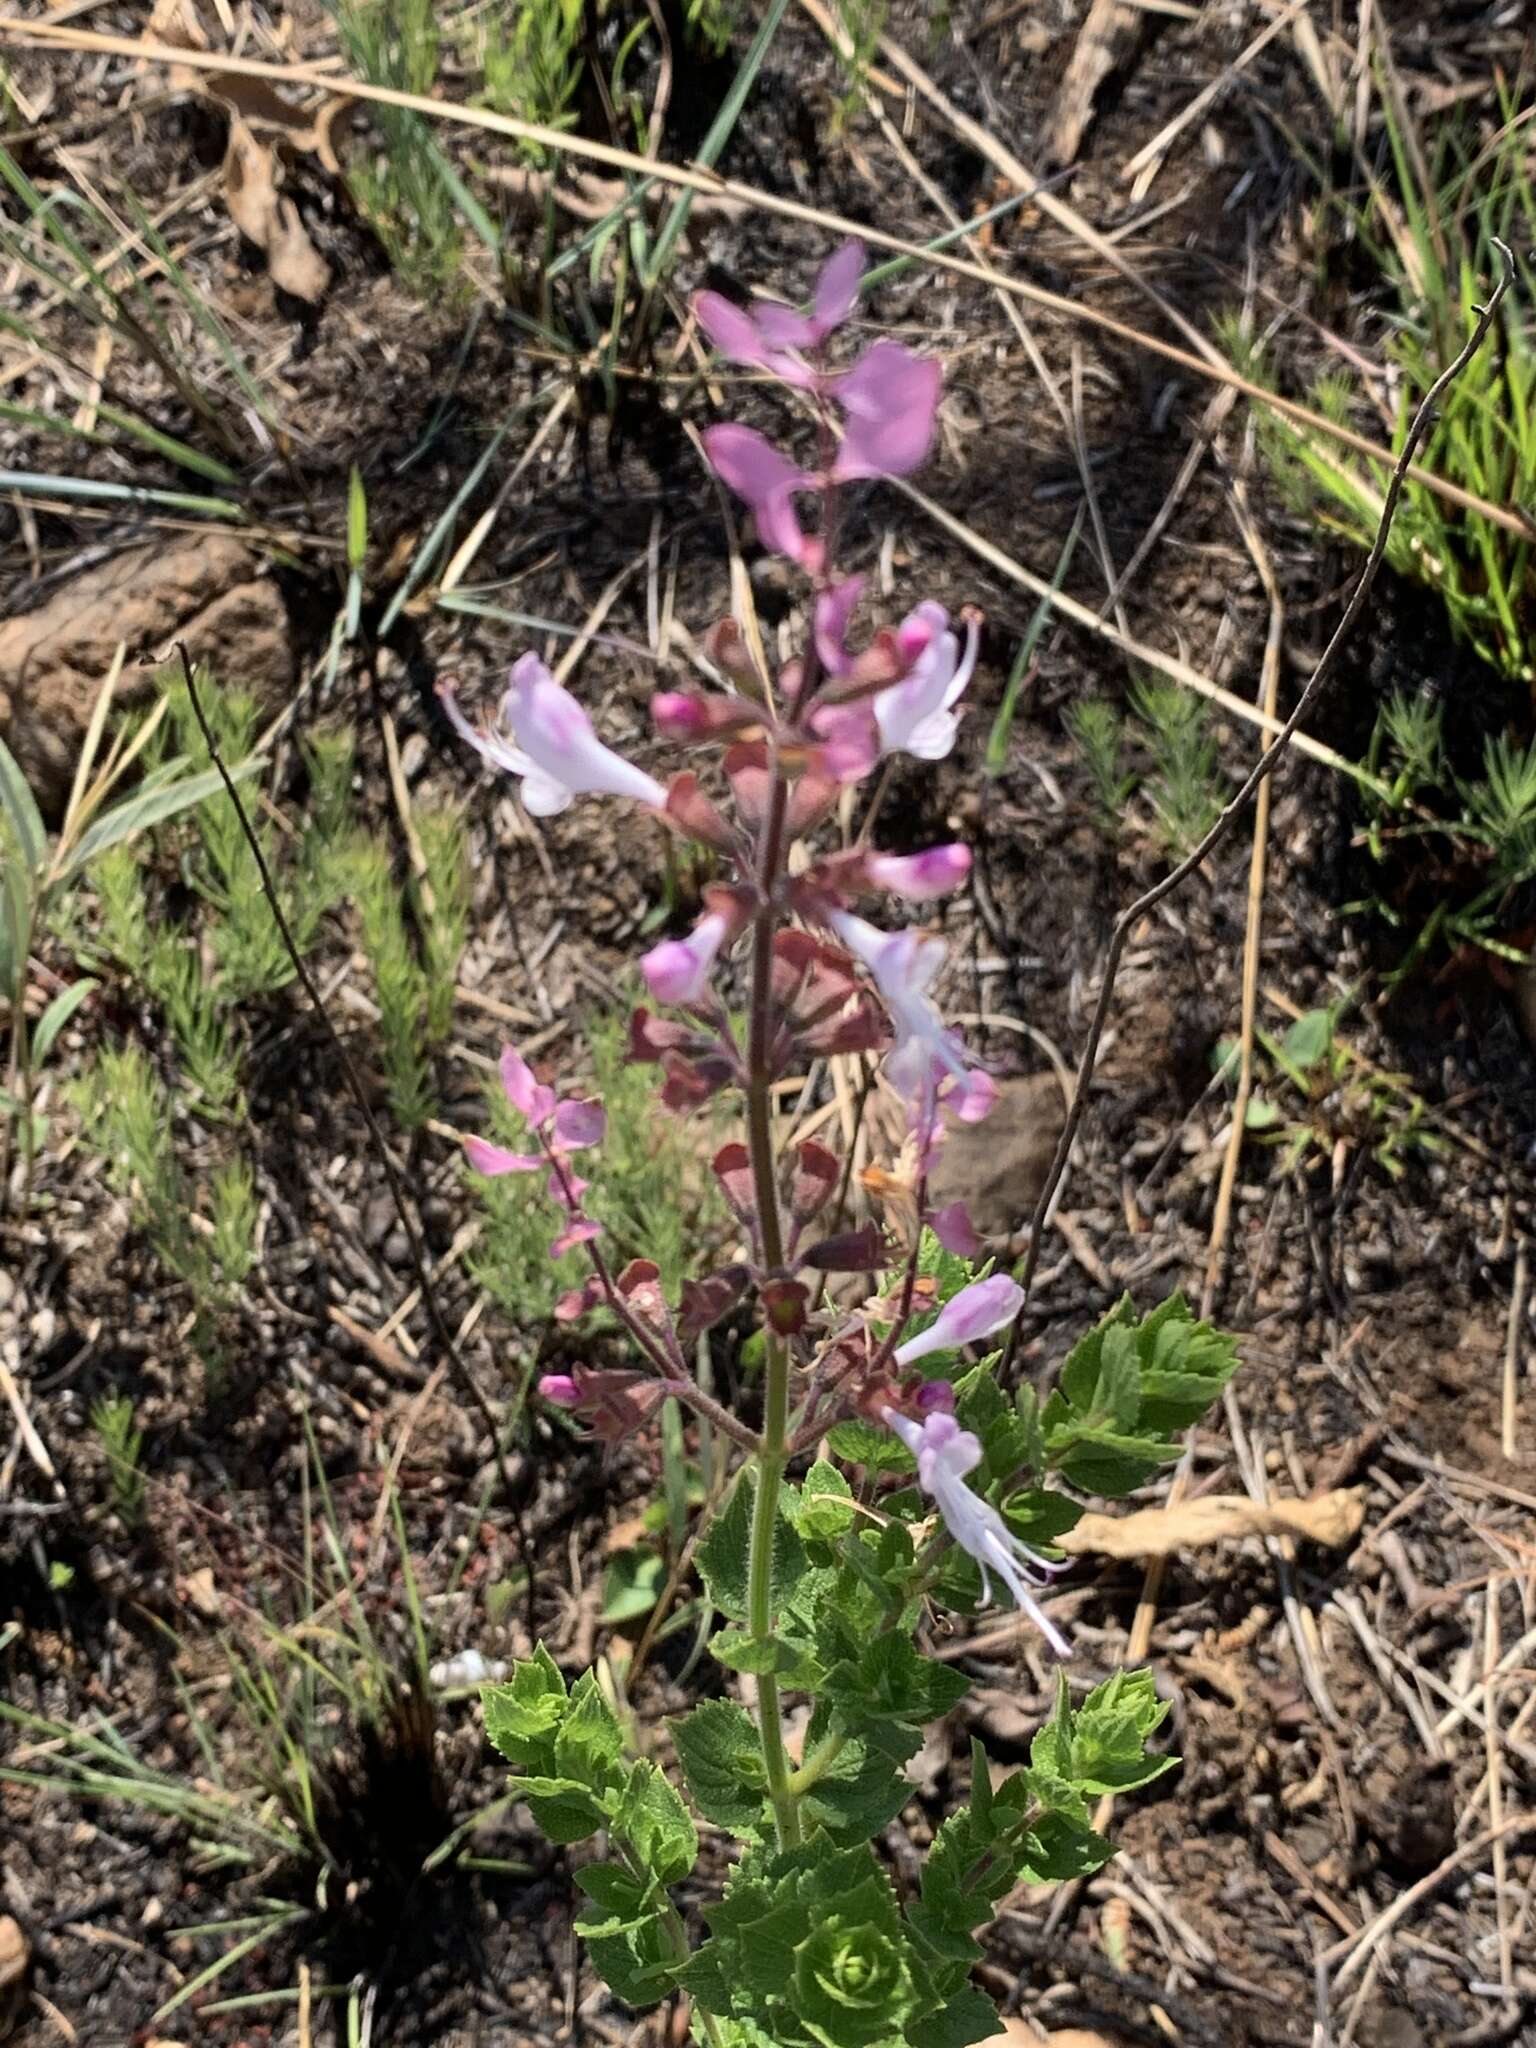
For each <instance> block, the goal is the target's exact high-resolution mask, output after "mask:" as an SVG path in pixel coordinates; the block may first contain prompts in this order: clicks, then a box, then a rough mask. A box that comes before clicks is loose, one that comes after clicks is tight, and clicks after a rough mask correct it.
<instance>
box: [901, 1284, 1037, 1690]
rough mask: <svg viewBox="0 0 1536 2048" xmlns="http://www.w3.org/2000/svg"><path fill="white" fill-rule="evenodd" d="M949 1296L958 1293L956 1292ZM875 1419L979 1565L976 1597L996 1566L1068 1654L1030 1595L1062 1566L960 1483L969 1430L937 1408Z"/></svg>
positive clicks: (975, 1448)
mask: <svg viewBox="0 0 1536 2048" xmlns="http://www.w3.org/2000/svg"><path fill="white" fill-rule="evenodd" d="M980 1284H981V1285H982V1286H986V1285H987V1284H988V1283H987V1282H986V1281H983V1282H981V1283H980ZM955 1299H956V1300H957V1301H958V1300H959V1299H960V1297H959V1296H958V1295H956V1297H955ZM899 1355H900V1354H899V1353H898V1356H899ZM881 1419H882V1421H884V1423H885V1424H886V1426H887V1427H888V1428H890V1429H893V1430H894V1431H895V1432H896V1434H897V1436H899V1437H900V1438H901V1440H902V1442H903V1443H904V1444H905V1445H906V1447H907V1449H908V1450H909V1451H911V1453H912V1455H913V1456H914V1457H915V1458H916V1459H917V1481H918V1484H919V1486H921V1487H922V1489H923V1491H924V1493H926V1494H927V1495H929V1497H930V1498H931V1499H932V1500H933V1501H934V1502H935V1503H936V1505H937V1507H938V1510H939V1513H940V1515H941V1516H942V1517H943V1521H944V1526H945V1528H946V1529H947V1530H948V1531H949V1533H950V1535H951V1536H952V1537H953V1538H954V1540H955V1542H956V1543H957V1544H958V1545H959V1546H960V1548H961V1549H962V1550H963V1551H964V1552H965V1553H966V1555H967V1556H968V1557H973V1558H974V1559H975V1560H976V1562H977V1564H978V1565H979V1566H980V1568H981V1597H982V1599H983V1600H985V1601H990V1600H991V1598H992V1581H991V1579H990V1577H989V1576H988V1574H989V1572H996V1573H997V1576H998V1577H999V1578H1000V1579H1001V1580H1002V1582H1003V1584H1004V1585H1005V1586H1006V1587H1007V1588H1008V1591H1009V1592H1010V1593H1011V1594H1012V1595H1013V1602H1014V1605H1015V1606H1016V1607H1018V1608H1019V1609H1020V1610H1021V1612H1023V1613H1025V1614H1027V1615H1028V1616H1029V1618H1030V1620H1031V1621H1032V1622H1033V1623H1034V1624H1035V1627H1036V1628H1037V1629H1039V1631H1040V1633H1041V1634H1042V1635H1043V1636H1044V1637H1045V1640H1046V1641H1047V1642H1048V1643H1049V1644H1050V1646H1051V1648H1052V1649H1053V1650H1054V1651H1055V1653H1056V1655H1057V1656H1058V1657H1068V1656H1070V1655H1071V1646H1070V1645H1069V1644H1068V1642H1067V1639H1066V1637H1065V1636H1064V1635H1063V1634H1062V1633H1061V1631H1060V1630H1059V1629H1058V1628H1057V1627H1056V1626H1055V1624H1054V1623H1053V1622H1051V1621H1049V1620H1048V1619H1047V1618H1046V1616H1045V1614H1044V1612H1043V1611H1042V1609H1041V1607H1040V1604H1039V1602H1038V1601H1037V1600H1036V1599H1035V1594H1036V1593H1037V1592H1038V1591H1039V1590H1040V1588H1041V1586H1042V1585H1043V1584H1044V1583H1045V1580H1046V1579H1047V1578H1048V1577H1049V1576H1050V1575H1051V1574H1052V1573H1053V1572H1056V1571H1060V1570H1064V1569H1065V1567H1064V1566H1061V1565H1053V1564H1052V1563H1051V1562H1050V1561H1049V1560H1048V1559H1046V1558H1043V1557H1041V1555H1040V1554H1039V1552H1038V1551H1035V1550H1031V1549H1030V1547H1029V1545H1028V1544H1027V1543H1023V1542H1021V1541H1020V1540H1019V1538H1018V1537H1017V1536H1015V1535H1014V1533H1013V1531H1012V1530H1011V1529H1010V1528H1009V1527H1008V1524H1007V1523H1006V1522H1005V1521H1004V1520H1003V1518H1002V1516H1001V1515H1000V1514H999V1513H998V1511H997V1509H996V1508H995V1507H993V1506H992V1504H991V1502H990V1501H985V1500H983V1499H982V1498H981V1496H980V1495H979V1494H975V1493H973V1492H972V1491H971V1489H970V1488H969V1487H968V1486H967V1485H966V1483H965V1476H966V1474H967V1473H968V1472H974V1471H975V1469H976V1467H977V1466H978V1465H979V1464H980V1463H981V1444H980V1442H979V1440H978V1439H977V1438H976V1437H975V1436H974V1435H973V1434H972V1432H971V1431H970V1430H968V1429H962V1428H961V1427H960V1425H959V1423H958V1422H956V1420H955V1418H954V1416H953V1415H946V1414H944V1413H943V1412H942V1411H941V1412H940V1413H938V1414H930V1415H928V1416H927V1417H926V1418H925V1419H924V1420H923V1421H922V1422H914V1421H913V1420H912V1419H911V1418H910V1416H906V1415H903V1414H901V1413H900V1411H899V1410H898V1409H895V1408H884V1409H882V1410H881Z"/></svg>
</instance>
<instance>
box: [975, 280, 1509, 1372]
mask: <svg viewBox="0 0 1536 2048" xmlns="http://www.w3.org/2000/svg"><path fill="white" fill-rule="evenodd" d="M1498 246H1499V249H1500V251H1501V253H1502V255H1503V258H1504V263H1505V271H1504V275H1503V277H1502V278H1501V279H1500V280H1499V282H1498V284H1497V286H1496V287H1495V288H1494V290H1493V291H1492V292H1491V293H1490V294H1489V297H1488V302H1487V304H1486V305H1485V306H1483V307H1482V309H1481V310H1480V312H1479V313H1478V316H1477V322H1476V325H1475V326H1474V327H1473V329H1472V332H1471V334H1470V335H1469V336H1468V338H1467V341H1466V345H1465V346H1464V347H1463V349H1462V351H1461V353H1460V355H1458V356H1457V357H1456V360H1455V361H1454V362H1452V363H1449V364H1448V365H1447V366H1446V368H1445V369H1444V370H1442V371H1441V373H1440V375H1439V376H1438V377H1437V378H1436V379H1435V381H1434V383H1433V384H1432V385H1431V387H1430V389H1429V391H1428V392H1427V393H1426V394H1425V397H1424V402H1423V404H1422V405H1421V406H1420V407H1419V409H1418V411H1417V413H1416V414H1415V415H1414V419H1413V424H1412V425H1411V426H1410V428H1409V429H1408V435H1407V438H1406V440H1405V441H1404V443H1403V453H1402V455H1401V457H1400V458H1399V460H1398V462H1397V465H1396V467H1395V468H1394V469H1393V472H1392V480H1391V482H1390V483H1389V485H1388V486H1387V497H1386V504H1385V505H1384V507H1383V509H1382V516H1381V523H1380V525H1379V526H1378V527H1377V529H1376V539H1375V542H1374V543H1373V545H1372V548H1371V552H1370V555H1369V557H1368V558H1367V560H1366V564H1365V567H1364V568H1363V569H1362V570H1361V572H1360V578H1359V581H1358V582H1357V583H1356V585H1355V588H1354V591H1353V594H1352V595H1351V597H1350V600H1349V603H1348V604H1347V605H1346V606H1345V608H1344V616H1343V617H1342V618H1341V619H1340V621H1339V623H1338V625H1337V627H1336V628H1335V629H1334V632H1333V636H1332V638H1331V639H1330V640H1329V642H1328V645H1327V646H1326V647H1325V648H1324V649H1323V652H1322V654H1321V656H1320V657H1319V659H1318V663H1317V666H1316V667H1315V668H1314V669H1313V671H1312V673H1311V675H1310V676H1309V677H1308V678H1307V682H1306V687H1305V688H1304V689H1303V690H1302V692H1301V694H1300V696H1299V697H1298V698H1297V699H1296V704H1295V707H1294V708H1293V710H1292V712H1291V715H1290V717H1289V718H1288V719H1287V720H1286V721H1285V725H1284V727H1283V728H1282V729H1281V731H1280V733H1279V735H1278V736H1277V738H1275V739H1274V740H1273V741H1272V742H1271V743H1270V745H1269V746H1267V747H1266V748H1265V750H1264V752H1263V753H1262V754H1261V755H1260V757H1259V759H1258V760H1257V762H1255V764H1254V766H1253V768H1252V770H1251V771H1250V773H1249V775H1248V777H1247V780H1246V781H1245V782H1244V783H1243V785H1242V787H1241V788H1240V789H1239V790H1238V791H1237V793H1236V795H1235V796H1233V797H1232V799H1231V801H1230V802H1229V803H1228V804H1227V805H1226V807H1225V809H1224V810H1223V811H1222V813H1221V815H1220V816H1219V817H1218V818H1217V820H1216V822H1215V823H1214V824H1213V825H1212V827H1211V829H1210V830H1209V831H1208V832H1207V833H1206V834H1205V836H1204V838H1202V839H1201V841H1200V843H1199V844H1198V845H1197V846H1196V847H1195V848H1194V849H1193V850H1192V852H1191V853H1190V854H1189V855H1188V856H1187V858H1186V859H1184V860H1182V861H1180V862H1179V864H1178V866H1177V867H1175V868H1173V869H1171V870H1170V872H1169V873H1168V874H1166V875H1165V876H1164V877H1163V879H1162V880H1161V881H1160V882H1155V883H1154V884H1153V885H1152V887H1151V888H1150V889H1147V890H1144V891H1143V893H1142V894H1141V895H1140V896H1138V897H1137V898H1136V900H1135V902H1134V903H1132V904H1130V905H1129V906H1128V907H1127V908H1126V909H1125V910H1124V911H1122V912H1121V914H1120V917H1119V919H1118V920H1117V922H1116V924H1115V928H1114V930H1113V932H1112V933H1111V934H1110V940H1109V949H1108V953H1107V956H1106V958H1105V963H1104V974H1103V979H1102V981H1101V984H1100V987H1099V998H1098V1001H1097V1003H1096V1004H1095V1006H1094V1011H1093V1018H1092V1021H1091V1022H1090V1024H1089V1027H1088V1035H1087V1038H1086V1040H1085V1041H1084V1045H1083V1051H1082V1057H1081V1059H1080V1061H1079V1064H1078V1071H1077V1089H1076V1092H1075V1094H1074V1096H1073V1101H1072V1108H1071V1111H1070V1113H1069V1114H1068V1117H1067V1120H1066V1123H1065V1125H1064V1126H1063V1129H1062V1133H1061V1138H1060V1141H1059V1143H1058V1144H1057V1147H1056V1155H1055V1157H1054V1158H1053V1159H1052V1161H1051V1167H1050V1171H1049V1173H1048V1174H1047V1175H1046V1179H1045V1186H1044V1187H1043V1188H1042V1190H1041V1193H1040V1199H1039V1201H1038V1202H1037V1203H1036V1205H1035V1213H1034V1217H1033V1219H1032V1223H1031V1230H1030V1243H1029V1250H1028V1252H1027V1253H1026V1255H1025V1259H1024V1270H1023V1273H1022V1275H1021V1276H1020V1278H1021V1282H1022V1285H1023V1288H1024V1294H1025V1298H1026V1301H1027V1299H1028V1295H1029V1289H1030V1283H1031V1281H1032V1280H1033V1279H1034V1275H1035V1271H1036V1268H1037V1267H1038V1266H1039V1263H1040V1247H1041V1243H1042V1240H1043V1237H1044V1223H1045V1217H1046V1216H1047V1214H1048V1213H1049V1211H1050V1207H1051V1204H1052V1202H1053V1201H1054V1199H1055V1196H1056V1191H1057V1188H1058V1187H1059V1186H1060V1183H1061V1178H1062V1175H1063V1174H1064V1173H1065V1172H1066V1167H1067V1160H1068V1158H1069V1157H1070V1156H1071V1152H1072V1147H1073V1145H1074V1144H1075V1143H1076V1140H1077V1134H1078V1131H1079V1130H1080V1129H1081V1128H1082V1122H1083V1118H1084V1116H1085V1115H1086V1114H1087V1108H1088V1085H1089V1082H1090V1081H1091V1080H1092V1078H1093V1069H1094V1064H1095V1062H1096V1060H1097V1058H1098V1051H1099V1041H1100V1040H1101V1039H1102V1037H1103V1035H1104V1027H1105V1025H1106V1024H1107V1023H1108V1021H1109V1010H1110V1005H1111V1003H1112V1002H1113V1000H1114V992H1115V978H1116V975H1117V973H1118V971H1119V967H1120V961H1121V957H1122V955H1123V954H1124V952H1125V947H1126V942H1127V940H1128V939H1129V938H1130V935H1131V933H1132V932H1133V931H1134V930H1135V928H1136V926H1137V925H1138V924H1139V923H1140V921H1141V919H1142V918H1144V917H1145V916H1146V915H1147V914H1148V912H1149V911H1151V910H1154V909H1156V907H1157V905H1158V904H1159V903H1161V902H1162V901H1163V899H1164V898H1165V897H1167V896H1171V895H1172V894H1173V892H1174V890H1176V889H1178V888H1180V887H1182V885H1183V884H1184V883H1185V882H1186V881H1188V879H1189V877H1190V876H1191V875H1192V874H1194V873H1195V871H1196V869H1197V868H1199V867H1201V866H1203V865H1204V863H1205V862H1206V861H1207V860H1208V859H1209V857H1210V856H1211V854H1212V853H1213V852H1214V851H1215V850H1216V848H1217V847H1218V846H1219V845H1220V844H1221V842H1222V840H1223V839H1225V838H1226V836H1227V834H1228V833H1229V832H1230V831H1231V829H1232V827H1233V826H1234V825H1235V824H1236V823H1237V821H1238V819H1239V818H1240V817H1241V816H1242V815H1243V813H1244V812H1245V811H1246V810H1247V808H1248V805H1249V804H1250V803H1251V802H1252V800H1253V798H1254V797H1255V796H1256V795H1257V794H1258V791H1259V789H1260V788H1261V787H1262V786H1263V784H1264V783H1265V781H1266V780H1267V779H1268V778H1269V776H1270V775H1272V774H1273V772H1274V770H1275V768H1276V766H1277V765H1278V764H1279V762H1280V760H1281V758H1282V756H1283V755H1284V754H1285V752H1286V750H1287V748H1288V747H1289V746H1290V744H1291V741H1292V738H1293V737H1294V735H1295V734H1296V732H1297V731H1298V730H1299V728H1300V725H1301V721H1302V719H1303V718H1305V717H1306V715H1307V713H1308V711H1310V710H1311V708H1312V706H1313V705H1314V704H1315V703H1316V701H1317V699H1318V697H1319V696H1320V695H1321V694H1322V692H1323V690H1324V688H1325V687H1326V685H1327V683H1328V681H1329V679H1330V678H1331V676H1332V674H1333V671H1334V669H1335V667H1336V666H1337V664H1338V659H1339V654H1340V652H1341V650H1342V649H1343V646H1344V644H1345V642H1346V641H1347V640H1348V638H1349V635H1350V633H1351V632H1352V631H1353V629H1354V626H1355V622H1356V620H1357V619H1358V618H1359V617H1360V614H1361V613H1362V611H1364V609H1365V603H1366V599H1367V598H1368V597H1369V596H1370V594H1371V589H1372V586H1373V585H1374V583H1375V581H1376V574H1377V571H1378V570H1379V569H1380V567H1381V564H1382V560H1383V558H1384V556H1385V554H1386V551H1387V541H1388V539H1389V537H1390V535H1391V531H1392V521H1393V518H1394V516H1395V514H1396V511H1397V505H1398V500H1399V498H1400V497H1401V496H1402V490H1403V484H1404V482H1405V480H1406V478H1407V473H1408V466H1409V463H1410V462H1411V460H1412V458H1413V451H1414V450H1415V449H1416V448H1417V447H1418V445H1419V443H1420V441H1421V440H1422V439H1423V437H1424V434H1425V432H1426V431H1427V429H1428V427H1429V424H1430V421H1431V420H1432V418H1433V417H1434V411H1435V406H1436V404H1437V403H1438V401H1439V398H1440V395H1441V393H1442V392H1443V391H1445V390H1446V389H1447V388H1448V387H1449V386H1450V385H1451V384H1453V383H1454V382H1455V380H1456V379H1457V377H1459V376H1460V375H1461V372H1462V371H1463V370H1464V369H1465V368H1466V366H1467V364H1468V363H1470V362H1471V360H1472V358H1473V356H1475V355H1476V353H1477V351H1478V350H1479V349H1480V348H1481V347H1482V345H1483V342H1484V341H1485V340H1486V338H1487V336H1488V332H1489V329H1490V328H1491V327H1492V325H1493V322H1494V318H1495V315H1496V314H1497V312H1498V309H1499V305H1500V303H1501V301H1502V300H1503V298H1504V296H1505V294H1506V293H1507V292H1508V290H1509V288H1510V286H1511V284H1512V283H1513V282H1514V278H1515V260H1514V257H1513V256H1512V255H1511V254H1510V252H1509V250H1508V249H1507V248H1505V247H1504V245H1503V244H1502V243H1500V244H1499V245H1498ZM1022 1315H1023V1310H1022V1309H1021V1310H1020V1316H1019V1318H1016V1319H1015V1321H1014V1323H1013V1325H1012V1327H1011V1328H1010V1330H1009V1332H1008V1346H1007V1350H1006V1352H1005V1354H1004V1359H1003V1371H1004V1373H1006V1372H1007V1370H1008V1368H1009V1366H1010V1365H1011V1364H1012V1362H1013V1356H1014V1353H1015V1351H1016V1350H1017V1348H1018V1341H1019V1329H1020V1320H1021V1319H1022Z"/></svg>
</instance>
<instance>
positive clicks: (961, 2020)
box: [906, 1984, 999, 2048]
mask: <svg viewBox="0 0 1536 2048" xmlns="http://www.w3.org/2000/svg"><path fill="white" fill-rule="evenodd" d="M998 2024H999V2022H998V2017H997V2007H996V2006H995V2005H994V2004H993V2003H992V2001H991V1999H990V1998H988V1997H987V1995H986V1993H985V1992H984V1991H978V1990H977V1989H976V1988H975V1986H974V1985H971V1984H967V1985H966V1986H964V1988H963V1989H961V1990H959V1991H957V1992H956V1993H955V1995H954V1997H953V1998H951V1999H950V2000H949V2001H948V2002H947V2003H946V2004H945V2005H943V2006H941V2007H940V2009H939V2010H938V2011H937V2012H931V2013H929V2014H928V2016H927V2017H926V2018H925V2019H920V2020H914V2021H913V2022H912V2023H911V2025H910V2026H909V2027H908V2028H907V2035H906V2038H907V2043H908V2048H971V2044H972V2043H973V2042H976V2041H992V2040H995V2039H996V2038H997V2030H998Z"/></svg>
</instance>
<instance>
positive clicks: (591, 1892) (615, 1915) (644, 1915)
mask: <svg viewBox="0 0 1536 2048" xmlns="http://www.w3.org/2000/svg"><path fill="white" fill-rule="evenodd" d="M576 1884H577V1887H578V1889H579V1890H581V1891H583V1892H585V1893H586V1895H587V1897H588V1898H589V1899H590V1900H591V1901H592V1905H591V1907H590V1908H583V1910H582V1913H581V1917H580V1918H579V1919H578V1921H577V1922H576V1925H577V1927H578V1928H579V1930H580V1931H581V1933H582V1934H584V1935H585V1936H586V1937H587V1939H588V1940H589V1941H590V1940H591V1939H592V1938H593V1936H595V1935H604V1934H630V1933H632V1932H633V1931H634V1930H635V1929H636V1928H638V1927H643V1926H644V1925H645V1924H646V1922H647V1921H648V1920H652V1919H654V1918H655V1916H656V1913H657V1910H658V1902H659V1898H660V1894H659V1893H658V1891H657V1888H656V1886H655V1885H654V1884H651V1883H648V1882H646V1881H645V1880H643V1879H641V1878H637V1877H635V1876H634V1875H633V1874H632V1873H631V1872H630V1871H628V1870H626V1869H625V1868H624V1866H623V1864H621V1863H589V1864H587V1866H586V1867H585V1869H583V1870H578V1871H577V1873H576Z"/></svg>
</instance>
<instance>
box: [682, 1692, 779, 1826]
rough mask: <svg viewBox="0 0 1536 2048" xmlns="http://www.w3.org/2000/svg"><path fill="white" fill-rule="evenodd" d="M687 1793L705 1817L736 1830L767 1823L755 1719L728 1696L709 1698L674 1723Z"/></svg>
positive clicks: (764, 1790)
mask: <svg viewBox="0 0 1536 2048" xmlns="http://www.w3.org/2000/svg"><path fill="white" fill-rule="evenodd" d="M669 1725H670V1727H671V1730H672V1740H673V1742H674V1744H675V1745H676V1748H677V1760H678V1763H679V1765H680V1766H681V1767H682V1773H683V1781H684V1783H685V1784H686V1785H687V1787H688V1795H689V1797H690V1798H691V1799H692V1801H693V1803H694V1805H695V1806H696V1807H697V1808H698V1809H699V1812H700V1813H702V1814H703V1816H704V1818H705V1819H706V1820H710V1821H713V1822H714V1823H715V1825H716V1826H717V1827H722V1828H729V1829H731V1831H732V1832H733V1833H735V1834H740V1835H756V1834H758V1833H760V1832H761V1829H762V1825H763V1800H764V1796H765V1793H766V1790H767V1780H766V1777H765V1775H764V1771H763V1757H762V1747H761V1744H760V1743H759V1740H758V1734H757V1730H756V1728H755V1727H754V1726H753V1724H752V1717H751V1716H750V1715H749V1714H748V1713H747V1712H746V1710H745V1709H744V1708H742V1707H738V1706H737V1705H736V1704H735V1703H734V1702H733V1701H730V1700H705V1701H704V1702H703V1703H702V1704H701V1705H700V1706H697V1707H695V1708H694V1710H693V1712H692V1713H691V1714H685V1715H684V1716H683V1717H682V1718H681V1719H680V1720H676V1721H673V1722H671V1723H670V1724H669Z"/></svg>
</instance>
